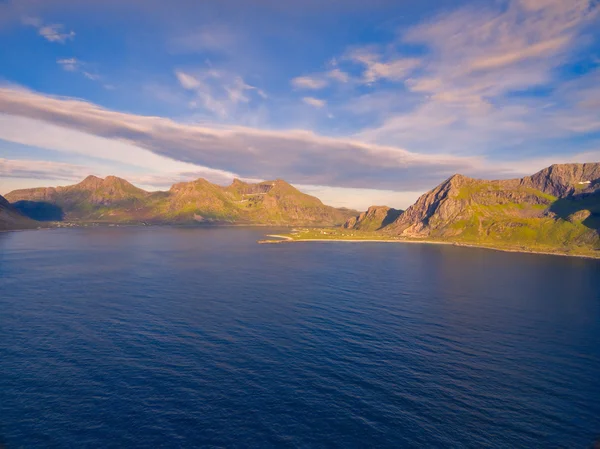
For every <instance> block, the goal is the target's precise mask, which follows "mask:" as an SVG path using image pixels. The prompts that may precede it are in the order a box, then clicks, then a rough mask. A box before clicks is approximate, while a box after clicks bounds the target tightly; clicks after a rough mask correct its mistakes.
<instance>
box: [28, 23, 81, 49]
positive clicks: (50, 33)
mask: <svg viewBox="0 0 600 449" xmlns="http://www.w3.org/2000/svg"><path fill="white" fill-rule="evenodd" d="M22 22H23V24H24V25H29V26H32V27H34V28H36V29H37V31H38V34H39V35H40V36H42V37H43V38H44V39H46V40H47V41H48V42H56V43H59V44H64V43H65V42H67V41H68V40H73V39H74V38H75V31H72V30H71V31H66V30H65V26H64V25H62V24H60V23H52V24H44V23H43V21H42V20H41V19H39V18H37V17H24V18H23V20H22Z"/></svg>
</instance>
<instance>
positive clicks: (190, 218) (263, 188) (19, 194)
mask: <svg viewBox="0 0 600 449" xmlns="http://www.w3.org/2000/svg"><path fill="white" fill-rule="evenodd" d="M6 198H7V200H9V201H10V202H11V203H12V204H13V206H14V208H15V209H17V210H19V211H20V212H22V213H23V214H25V215H27V216H29V217H31V218H32V219H36V220H53V221H61V220H68V221H94V222H114V223H134V222H149V223H198V222H202V223H239V224H273V225H277V224H279V225H296V224H298V225H323V226H334V225H339V224H342V223H343V222H344V221H345V220H346V219H347V218H348V217H349V216H351V215H352V214H355V213H356V212H355V211H348V210H343V209H336V208H334V207H331V206H326V205H324V204H323V203H322V202H321V201H320V200H319V199H318V198H315V197H313V196H310V195H306V194H304V193H302V192H300V191H299V190H297V189H296V188H295V187H293V186H291V185H290V184H288V183H286V182H285V181H283V180H280V179H278V180H275V181H265V182H260V183H255V184H252V183H245V182H243V181H240V180H238V179H235V180H234V181H233V182H232V184H231V185H229V186H227V187H222V186H219V185H216V184H212V183H210V182H209V181H207V180H205V179H197V180H195V181H191V182H181V183H177V184H175V185H173V186H172V187H171V188H170V189H169V190H168V191H166V192H147V191H145V190H142V189H140V188H138V187H135V186H134V185H133V184H131V183H129V182H128V181H126V180H124V179H121V178H118V177H115V176H108V177H106V178H104V179H102V178H98V177H96V176H88V177H87V178H85V179H84V180H83V181H81V182H80V183H78V184H75V185H71V186H66V187H47V188H34V189H22V190H15V191H13V192H10V193H9V194H7V195H6Z"/></svg>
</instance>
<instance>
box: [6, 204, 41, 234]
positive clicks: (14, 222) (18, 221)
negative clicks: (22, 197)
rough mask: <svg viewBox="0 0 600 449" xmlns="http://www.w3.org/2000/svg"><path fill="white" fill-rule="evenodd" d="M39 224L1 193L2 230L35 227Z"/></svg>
mask: <svg viewBox="0 0 600 449" xmlns="http://www.w3.org/2000/svg"><path fill="white" fill-rule="evenodd" d="M38 225H39V223H36V222H35V221H32V220H30V219H29V218H27V217H25V216H23V215H21V214H20V213H19V211H18V210H17V209H15V208H14V207H13V206H11V204H10V203H9V202H8V201H7V200H6V199H5V198H4V197H3V196H1V195H0V231H7V230H12V229H27V228H35V227H37V226H38Z"/></svg>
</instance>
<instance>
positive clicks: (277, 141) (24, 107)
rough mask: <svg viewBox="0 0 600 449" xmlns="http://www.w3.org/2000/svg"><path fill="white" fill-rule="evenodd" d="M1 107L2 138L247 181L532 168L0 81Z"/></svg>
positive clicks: (326, 181)
mask: <svg viewBox="0 0 600 449" xmlns="http://www.w3.org/2000/svg"><path fill="white" fill-rule="evenodd" d="M0 112H3V113H5V114H7V115H4V116H2V118H1V119H0V138H1V139H5V140H9V141H13V142H19V143H22V144H27V145H35V146H38V147H42V148H53V149H56V150H59V151H69V152H74V153H78V154H86V155H88V156H92V155H94V156H95V157H100V158H104V159H112V160H115V161H120V162H122V163H129V164H132V165H137V166H140V167H142V166H150V167H152V168H153V169H154V170H155V171H156V172H161V171H162V172H164V171H166V170H169V168H168V167H169V166H170V167H171V168H172V172H177V173H181V172H194V171H196V170H198V165H199V166H203V167H211V168H212V169H217V170H220V171H224V172H227V173H230V174H236V175H237V176H242V177H247V178H258V179H273V178H278V177H281V178H284V179H287V180H288V181H290V182H293V183H297V184H309V185H325V186H337V187H359V188H365V187H368V188H373V189H393V190H411V191H414V190H420V189H426V188H430V187H431V186H433V185H436V184H437V183H439V182H440V181H441V180H442V179H444V178H446V177H448V176H450V175H452V174H454V173H464V174H467V175H472V176H481V177H509V176H515V175H523V174H527V173H529V170H528V171H527V172H523V171H522V169H521V167H522V164H521V163H515V162H510V163H509V162H506V163H505V164H498V163H496V162H492V161H486V160H485V159H483V158H481V157H464V156H452V155H448V154H443V153H437V154H419V153H414V152H411V151H407V150H405V149H402V148H398V147H394V146H389V145H376V144H370V143H365V142H363V141H360V140H352V139H348V138H331V137H324V136H320V135H317V134H314V133H312V132H309V131H302V130H277V131H275V130H265V129H257V128H248V127H241V126H215V125H213V126H211V125H193V124H182V123H178V122H175V121H173V120H170V119H167V118H161V117H148V116H140V115H135V114H128V113H122V112H116V111H110V110H107V109H103V108H101V107H99V106H97V105H94V104H92V103H88V102H85V101H81V100H76V99H69V98H55V97H50V96H46V95H41V94H37V93H34V92H31V91H27V90H23V89H19V88H14V87H2V88H0ZM17 116H18V117H17ZM44 122H46V123H44ZM65 128H68V129H69V130H66V129H65ZM65 133H69V134H65ZM575 157H576V155H574V156H573V158H574V159H572V160H576V159H575ZM181 164H185V165H186V166H191V168H189V169H188V168H184V167H182V166H181ZM539 168H543V167H539Z"/></svg>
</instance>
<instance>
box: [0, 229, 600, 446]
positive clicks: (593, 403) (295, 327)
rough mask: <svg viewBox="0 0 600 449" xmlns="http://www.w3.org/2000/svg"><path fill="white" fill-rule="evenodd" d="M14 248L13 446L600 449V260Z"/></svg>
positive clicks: (46, 234)
mask: <svg viewBox="0 0 600 449" xmlns="http://www.w3.org/2000/svg"><path fill="white" fill-rule="evenodd" d="M273 232H281V229H268V228H240V227H220V228H217V227H213V228H210V227H205V228H201V227H195V228H182V227H93V228H73V229H52V230H39V231H24V232H5V233H0V447H4V448H20V447H24V448H34V447H35V448H37V447H40V448H53V447H56V448H74V447H78V448H79V447H102V448H111V447H115V448H116V447H123V448H125V447H126V448H135V447H140V448H142V447H143V448H158V447H165V448H168V447H173V448H179V447H214V448H271V447H274V448H286V447H290V448H321V447H324V448H325V447H326V448H329V447H331V448H335V447H339V448H388V447H389V448H413V447H414V448H483V447H485V448H591V447H593V446H594V444H595V443H596V442H598V441H599V440H600V261H598V260H589V259H582V258H571V257H559V256H549V255H534V254H519V253H505V252H500V251H494V250H486V249H476V248H463V247H454V246H447V245H429V244H402V243H379V242H373V243H364V242H363V243H344V242H304V243H283V244H277V245H260V244H257V240H260V239H262V238H264V235H265V234H269V233H273Z"/></svg>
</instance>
